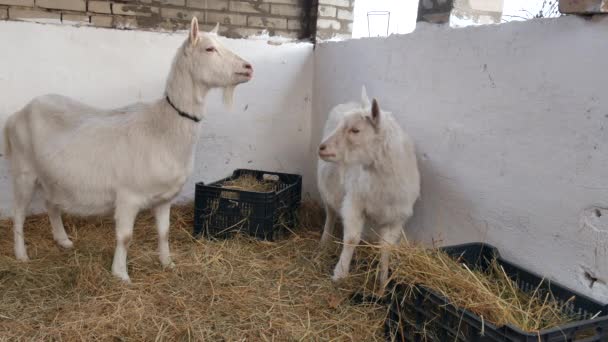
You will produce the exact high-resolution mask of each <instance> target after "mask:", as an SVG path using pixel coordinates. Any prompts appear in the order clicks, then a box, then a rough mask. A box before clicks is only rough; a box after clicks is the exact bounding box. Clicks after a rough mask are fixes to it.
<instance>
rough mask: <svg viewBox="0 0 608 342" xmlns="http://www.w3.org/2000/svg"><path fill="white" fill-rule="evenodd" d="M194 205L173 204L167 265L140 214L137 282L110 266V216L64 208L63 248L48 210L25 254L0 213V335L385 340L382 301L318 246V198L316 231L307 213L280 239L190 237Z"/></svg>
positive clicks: (134, 252)
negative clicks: (67, 212) (357, 296)
mask: <svg viewBox="0 0 608 342" xmlns="http://www.w3.org/2000/svg"><path fill="white" fill-rule="evenodd" d="M309 209H310V208H309ZM313 209H314V208H313ZM192 216H193V215H192V206H180V207H174V208H173V209H172V215H171V248H172V254H173V255H174V260H175V263H176V265H177V267H176V269H174V270H166V271H163V270H162V269H161V266H160V264H159V262H158V258H157V254H156V244H157V240H156V231H155V228H154V220H153V218H152V217H151V216H150V214H149V213H147V212H145V213H142V214H140V216H139V218H138V220H137V224H136V227H135V236H134V239H133V242H132V244H131V247H130V250H129V272H130V275H131V279H132V281H133V284H131V285H124V284H121V283H120V282H118V281H116V280H115V279H114V278H113V277H112V275H111V273H110V265H111V262H112V255H113V251H114V230H113V229H114V225H113V222H112V220H111V218H103V219H102V218H97V219H94V218H93V219H80V218H71V217H65V218H64V221H65V224H66V229H67V231H68V234H69V235H70V236H71V237H72V238H73V240H74V243H75V248H74V249H73V250H70V251H63V250H61V249H59V247H56V245H55V244H54V242H53V239H52V236H51V231H50V226H49V223H48V218H47V217H46V216H45V215H37V216H33V217H30V218H28V220H27V223H26V242H27V244H28V252H29V255H30V258H31V259H32V260H31V261H30V262H28V263H21V262H18V261H16V260H15V259H14V257H13V255H12V249H13V246H12V231H11V228H10V222H9V221H8V220H5V221H1V222H0V301H1V302H0V303H1V306H0V340H15V339H24V340H32V339H33V340H65V341H71V340H88V341H90V340H99V339H101V340H111V339H112V340H113V339H118V340H168V341H173V340H203V339H204V340H230V341H234V340H243V339H247V340H255V341H272V340H275V341H278V340H301V339H304V340H315V339H323V340H337V341H350V340H367V341H372V340H382V338H383V336H382V323H383V320H384V316H385V314H386V308H384V307H382V306H380V305H377V304H365V305H353V304H351V303H350V302H349V296H350V294H351V293H352V290H353V288H352V286H353V283H352V282H350V283H349V282H347V283H342V284H338V285H335V284H333V283H332V282H331V281H330V271H331V267H332V266H333V264H334V263H335V261H336V260H335V258H336V251H330V252H319V250H318V243H317V241H318V238H319V233H318V227H320V225H321V223H320V222H319V221H318V220H319V214H318V208H317V209H316V212H315V210H312V211H311V210H308V212H307V210H305V211H304V213H303V214H302V217H303V218H304V220H303V221H304V222H306V220H307V219H309V222H308V224H310V225H314V227H315V229H316V231H313V230H309V229H307V228H309V227H310V226H306V224H304V226H305V227H302V228H300V229H298V230H297V235H293V236H292V237H290V238H289V239H287V240H283V241H280V242H276V243H269V242H262V241H255V240H251V239H248V238H243V237H241V238H237V239H231V240H223V241H207V240H193V239H192V238H191V237H190V230H191V227H192ZM310 220H317V222H310ZM336 247H339V246H338V245H336ZM356 267H357V266H356V265H355V268H356ZM355 273H356V272H355ZM355 278H357V277H354V279H355Z"/></svg>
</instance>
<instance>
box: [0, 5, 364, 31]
mask: <svg viewBox="0 0 608 342" xmlns="http://www.w3.org/2000/svg"><path fill="white" fill-rule="evenodd" d="M352 3H354V0H318V3H317V1H313V0H247V1H236V0H133V1H125V0H114V1H107V0H0V19H1V20H6V19H8V20H29V21H39V22H53V23H63V24H69V25H74V24H76V25H91V26H99V27H109V28H119V29H144V30H168V31H174V30H181V29H186V28H187V27H188V24H189V21H190V19H191V18H192V16H197V17H198V19H199V22H200V23H201V27H202V28H201V29H211V28H212V27H213V26H214V25H215V23H217V22H219V23H220V32H221V34H222V35H225V36H228V37H236V38H240V37H246V36H250V35H255V34H259V33H261V32H262V31H263V30H267V31H268V32H269V34H270V35H280V36H284V37H289V38H298V39H309V38H315V33H316V32H318V33H319V35H320V37H323V38H328V37H330V36H334V35H338V34H341V35H342V34H345V33H346V34H348V33H349V32H350V30H351V25H350V22H352V6H353V4H352ZM317 12H318V15H317ZM317 17H318V18H319V21H318V23H317V22H316V18H317Z"/></svg>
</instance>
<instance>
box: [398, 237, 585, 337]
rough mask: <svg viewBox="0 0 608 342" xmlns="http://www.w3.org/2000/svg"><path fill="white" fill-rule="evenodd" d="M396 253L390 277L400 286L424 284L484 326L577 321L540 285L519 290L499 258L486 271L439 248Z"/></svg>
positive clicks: (531, 327) (538, 326)
mask: <svg viewBox="0 0 608 342" xmlns="http://www.w3.org/2000/svg"><path fill="white" fill-rule="evenodd" d="M392 253H393V255H394V259H396V261H395V262H394V263H393V264H392V266H393V274H392V278H393V279H394V280H395V281H396V282H398V283H401V284H409V285H414V284H416V285H423V286H425V287H427V288H429V289H431V290H432V291H434V292H436V293H438V294H440V295H442V296H443V297H444V298H447V299H448V300H449V301H450V302H451V303H453V304H454V305H456V306H458V307H460V308H464V309H467V310H469V311H470V312H473V313H475V314H476V315H477V316H479V317H481V319H482V321H484V322H490V323H493V324H494V325H496V326H503V325H506V324H511V325H513V326H516V327H519V328H520V329H522V330H523V331H526V332H538V331H540V330H543V329H549V328H554V327H557V326H561V325H564V324H567V323H570V322H572V321H574V320H575V319H576V318H575V317H574V316H570V315H568V314H567V313H566V312H567V310H566V309H565V308H566V307H567V305H568V302H566V303H560V302H559V301H557V300H556V299H555V298H554V297H553V296H552V294H551V293H548V292H545V291H541V286H542V283H541V284H539V286H538V287H537V288H535V289H533V291H532V292H524V291H522V290H521V289H519V288H518V286H517V284H516V283H515V282H514V280H513V279H511V278H509V276H507V274H506V272H505V270H504V269H503V268H502V267H501V266H500V265H499V264H498V262H497V261H496V259H493V260H489V262H490V267H489V269H488V270H487V271H486V272H482V271H479V270H476V269H470V268H468V267H467V266H466V265H465V264H461V263H460V262H459V261H458V260H457V259H454V258H452V257H451V256H449V255H448V254H447V253H445V252H443V251H441V250H439V249H426V248H423V247H420V246H416V245H413V244H403V245H401V246H399V247H398V248H394V249H393V251H392ZM411 291H416V290H415V288H414V287H410V288H409V289H408V290H406V293H407V292H409V294H410V295H411V294H413V293H412V292H411ZM406 295H407V294H406ZM573 299H574V297H573V298H571V299H570V300H573ZM429 333H430V335H432V332H429Z"/></svg>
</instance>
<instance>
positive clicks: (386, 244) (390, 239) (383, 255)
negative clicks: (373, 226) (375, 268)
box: [380, 224, 403, 292]
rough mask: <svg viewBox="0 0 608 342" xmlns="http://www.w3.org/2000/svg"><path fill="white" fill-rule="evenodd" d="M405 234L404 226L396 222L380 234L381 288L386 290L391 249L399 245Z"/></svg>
mask: <svg viewBox="0 0 608 342" xmlns="http://www.w3.org/2000/svg"><path fill="white" fill-rule="evenodd" d="M402 235H403V226H402V225H401V224H395V225H393V226H388V227H384V228H383V229H382V232H381V235H380V238H381V240H380V288H381V292H383V291H384V287H386V283H387V281H388V266H389V263H390V249H391V247H393V246H395V245H397V244H398V243H399V241H400V240H401V236H402Z"/></svg>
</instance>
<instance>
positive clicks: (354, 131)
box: [350, 128, 359, 134]
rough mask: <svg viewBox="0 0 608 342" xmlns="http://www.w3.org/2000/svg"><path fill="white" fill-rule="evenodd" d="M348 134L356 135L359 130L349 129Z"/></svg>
mask: <svg viewBox="0 0 608 342" xmlns="http://www.w3.org/2000/svg"><path fill="white" fill-rule="evenodd" d="M350 132H351V133H353V134H357V133H359V129H358V128H351V129H350Z"/></svg>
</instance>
